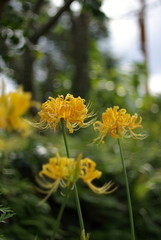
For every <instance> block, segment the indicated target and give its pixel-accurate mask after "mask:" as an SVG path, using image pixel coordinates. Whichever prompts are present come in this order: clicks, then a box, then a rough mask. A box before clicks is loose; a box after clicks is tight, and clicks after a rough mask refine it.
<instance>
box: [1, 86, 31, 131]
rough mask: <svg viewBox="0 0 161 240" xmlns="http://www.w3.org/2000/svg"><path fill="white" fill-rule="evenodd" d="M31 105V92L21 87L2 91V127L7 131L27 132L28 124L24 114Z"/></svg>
mask: <svg viewBox="0 0 161 240" xmlns="http://www.w3.org/2000/svg"><path fill="white" fill-rule="evenodd" d="M30 106H31V94H30V93H25V92H23V91H22V89H21V88H19V89H18V90H17V91H16V92H10V93H8V94H5V93H2V95H1V96H0V128H1V129H4V130H7V131H18V132H20V133H25V132H26V131H27V130H28V127H29V126H28V124H27V123H26V122H25V121H24V120H23V119H22V115H23V114H24V113H26V111H27V110H28V109H29V107H30Z"/></svg>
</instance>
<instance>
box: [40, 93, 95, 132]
mask: <svg viewBox="0 0 161 240" xmlns="http://www.w3.org/2000/svg"><path fill="white" fill-rule="evenodd" d="M38 114H39V116H40V123H39V124H38V126H41V127H44V128H47V127H51V128H52V129H53V130H54V131H56V127H57V125H58V123H59V122H60V121H61V120H64V121H65V123H66V127H67V128H68V130H69V132H70V133H73V131H74V130H77V129H79V128H80V127H87V126H89V125H90V124H91V123H92V122H93V120H91V121H90V120H89V121H87V122H86V120H87V119H89V118H91V117H92V116H93V114H92V113H89V112H88V107H87V106H86V105H85V100H84V99H82V98H81V97H77V98H74V97H73V95H71V94H67V95H66V97H64V96H62V95H60V96H58V97H57V98H53V97H49V99H48V100H47V101H46V102H45V103H43V104H42V109H41V111H40V112H39V113H38Z"/></svg>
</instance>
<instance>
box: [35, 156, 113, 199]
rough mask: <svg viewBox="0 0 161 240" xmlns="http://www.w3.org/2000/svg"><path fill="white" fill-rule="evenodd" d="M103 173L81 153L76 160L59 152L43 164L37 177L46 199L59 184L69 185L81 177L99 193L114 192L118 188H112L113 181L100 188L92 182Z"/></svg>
mask: <svg viewBox="0 0 161 240" xmlns="http://www.w3.org/2000/svg"><path fill="white" fill-rule="evenodd" d="M101 175H102V172H100V171H98V170H96V163H95V162H93V161H92V160H91V159H89V158H84V159H82V156H81V155H79V156H78V157H77V159H76V161H75V160H74V159H73V158H67V157H60V156H59V155H58V154H57V155H56V157H53V158H50V159H49V163H47V164H44V165H43V167H42V170H41V171H40V172H39V177H37V183H38V184H39V185H40V186H41V187H42V188H43V189H41V190H40V189H39V190H40V192H42V193H45V194H47V197H46V198H45V199H47V198H48V197H49V196H50V195H51V194H52V193H53V192H55V191H57V189H58V187H59V186H62V187H67V186H69V185H70V184H73V183H75V182H76V181H77V180H78V179H79V178H80V179H82V180H83V181H84V182H85V183H86V184H87V185H88V187H89V188H90V189H91V190H92V191H93V192H95V193H97V194H108V193H111V192H113V191H114V190H115V189H116V188H114V189H111V187H112V185H113V184H112V182H109V183H107V184H105V185H104V186H102V187H100V188H99V187H96V186H94V185H93V184H92V181H93V180H94V179H96V178H100V177H101ZM110 189H111V190H110Z"/></svg>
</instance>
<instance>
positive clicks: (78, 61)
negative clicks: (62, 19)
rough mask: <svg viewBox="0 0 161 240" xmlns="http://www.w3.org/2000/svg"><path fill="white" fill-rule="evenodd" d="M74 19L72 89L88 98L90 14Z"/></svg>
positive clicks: (72, 17) (78, 94)
mask: <svg viewBox="0 0 161 240" xmlns="http://www.w3.org/2000/svg"><path fill="white" fill-rule="evenodd" d="M71 19H72V40H71V42H72V48H73V49H72V51H73V65H74V67H75V69H74V76H73V86H72V90H73V93H74V95H75V96H81V97H83V98H86V97H87V95H88V92H89V89H90V80H89V15H88V14H86V13H81V14H80V15H79V16H78V17H74V16H71Z"/></svg>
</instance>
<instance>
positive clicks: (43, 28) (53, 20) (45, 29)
mask: <svg viewBox="0 0 161 240" xmlns="http://www.w3.org/2000/svg"><path fill="white" fill-rule="evenodd" d="M73 1H74V0H67V1H66V3H65V4H64V6H63V7H61V8H60V9H59V10H58V12H57V13H56V14H55V15H54V16H53V17H51V18H50V19H49V21H48V22H47V23H46V24H45V25H43V26H41V27H40V29H39V30H38V31H37V32H36V33H35V34H33V35H32V36H31V38H30V41H31V42H32V43H33V44H35V43H37V41H38V40H39V38H40V37H41V36H42V35H44V34H46V33H47V32H48V31H49V30H50V29H51V28H52V27H53V26H54V25H55V24H56V23H57V21H58V19H59V17H60V16H61V15H62V14H63V12H65V11H66V10H67V9H68V8H69V6H70V4H71V3H72V2H73Z"/></svg>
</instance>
